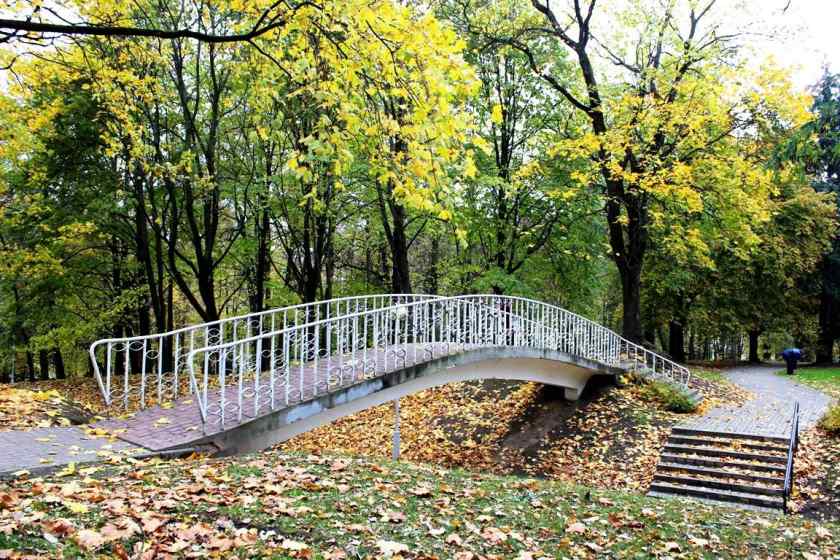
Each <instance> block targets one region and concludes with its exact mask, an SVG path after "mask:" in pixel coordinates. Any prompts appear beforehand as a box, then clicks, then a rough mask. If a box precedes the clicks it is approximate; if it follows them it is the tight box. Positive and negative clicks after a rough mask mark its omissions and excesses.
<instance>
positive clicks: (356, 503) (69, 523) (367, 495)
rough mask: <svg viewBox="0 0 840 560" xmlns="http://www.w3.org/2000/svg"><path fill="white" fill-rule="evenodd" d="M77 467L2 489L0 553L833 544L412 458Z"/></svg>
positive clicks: (826, 537)
mask: <svg viewBox="0 0 840 560" xmlns="http://www.w3.org/2000/svg"><path fill="white" fill-rule="evenodd" d="M86 474H87V475H88V476H87V477H80V476H79V473H75V474H73V475H70V476H64V477H54V478H51V479H50V478H48V479H46V480H44V481H25V480H23V481H14V482H11V483H8V484H3V485H0V558H7V557H14V554H21V555H23V554H30V555H39V556H41V555H46V556H52V557H65V558H77V557H95V556H97V555H105V556H111V555H115V556H118V557H126V556H128V555H131V554H132V553H136V552H142V551H144V550H145V551H151V550H154V551H156V552H157V553H165V552H167V551H170V552H175V551H177V552H176V556H181V555H185V554H189V555H192V556H195V557H203V556H205V555H208V554H213V553H216V554H225V555H230V554H233V553H234V552H235V551H236V550H239V551H240V553H241V556H240V557H245V556H247V557H274V558H292V557H306V558H345V557H347V558H358V557H361V558H379V557H382V556H387V555H388V554H389V553H393V552H394V551H400V550H402V551H403V552H398V553H397V554H396V555H395V557H397V556H401V557H403V558H427V559H430V558H459V559H464V560H466V559H471V558H478V556H475V555H481V556H483V557H486V558H519V559H521V560H525V559H529V558H604V557H621V558H651V557H660V556H670V557H674V558H676V557H679V558H737V557H741V558H747V557H748V558H808V556H803V555H804V554H815V555H819V556H821V557H823V558H830V557H836V556H837V555H838V554H840V526H839V525H837V524H834V523H830V524H825V525H815V524H813V523H811V522H808V521H806V520H803V519H802V518H798V517H784V516H781V515H776V514H759V513H752V512H744V511H739V510H734V509H728V508H722V507H709V506H705V505H700V504H697V503H691V505H690V506H689V507H686V505H685V503H681V502H679V501H672V500H658V499H653V498H644V497H641V496H638V495H634V494H627V493H621V492H617V491H600V490H589V489H586V488H583V487H579V486H573V485H568V484H564V483H559V482H549V481H536V480H528V479H519V478H509V477H500V476H493V475H484V474H479V473H469V472H466V471H460V470H445V469H441V468H436V467H429V466H418V465H413V464H408V463H390V462H386V461H371V460H366V459H347V458H332V457H318V456H311V455H301V454H281V453H274V454H268V453H266V454H262V455H256V456H252V457H239V458H234V459H226V460H203V459H198V460H192V461H181V462H174V463H160V464H154V463H147V464H145V465H133V466H121V467H111V468H110V471H108V472H106V471H104V470H101V471H99V472H95V473H91V472H87V473H86ZM4 550H5V552H4ZM11 551H15V552H11ZM150 557H151V554H150ZM816 557H817V556H812V557H811V558H816Z"/></svg>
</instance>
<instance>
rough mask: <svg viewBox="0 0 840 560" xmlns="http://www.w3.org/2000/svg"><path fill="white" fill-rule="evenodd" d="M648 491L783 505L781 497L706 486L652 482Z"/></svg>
mask: <svg viewBox="0 0 840 560" xmlns="http://www.w3.org/2000/svg"><path fill="white" fill-rule="evenodd" d="M650 490H651V492H659V493H663V494H672V495H675V496H693V497H697V498H706V499H710V500H716V501H719V502H730V503H737V504H750V505H755V506H761V507H767V508H774V509H784V504H785V502H784V499H783V498H782V497H773V496H762V495H760V494H753V493H749V492H732V491H728V490H719V489H717V488H710V487H708V486H683V485H680V484H669V483H667V482H654V483H653V484H651V485H650Z"/></svg>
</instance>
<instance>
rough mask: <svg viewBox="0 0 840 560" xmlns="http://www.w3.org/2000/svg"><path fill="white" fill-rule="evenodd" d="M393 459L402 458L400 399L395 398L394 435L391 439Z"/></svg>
mask: <svg viewBox="0 0 840 560" xmlns="http://www.w3.org/2000/svg"><path fill="white" fill-rule="evenodd" d="M391 459H393V460H394V461H399V459H400V399H395V400H394V435H393V437H392V440H391Z"/></svg>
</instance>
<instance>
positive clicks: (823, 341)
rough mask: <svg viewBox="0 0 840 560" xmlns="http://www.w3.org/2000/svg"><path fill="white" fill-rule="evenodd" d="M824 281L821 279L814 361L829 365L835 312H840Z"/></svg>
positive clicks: (831, 359)
mask: <svg viewBox="0 0 840 560" xmlns="http://www.w3.org/2000/svg"><path fill="white" fill-rule="evenodd" d="M825 282H826V280H823V292H822V294H821V295H820V316H819V320H820V325H819V335H818V340H817V355H816V361H817V363H818V364H825V365H831V364H832V363H834V340H835V336H834V335H835V332H834V327H835V325H834V323H835V321H836V319H835V313H840V309H835V307H836V301H835V300H834V298H833V297H832V294H830V293H828V290H826V286H825Z"/></svg>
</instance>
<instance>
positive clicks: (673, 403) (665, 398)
mask: <svg viewBox="0 0 840 560" xmlns="http://www.w3.org/2000/svg"><path fill="white" fill-rule="evenodd" d="M642 393H643V394H644V395H645V396H646V397H647V398H649V399H651V400H653V401H656V402H658V403H659V404H661V405H662V406H663V407H664V408H665V410H670V411H671V412H680V413H685V412H694V411H695V410H696V409H697V404H696V403H695V402H694V400H693V399H692V398H691V397H690V396H689V395H688V394H686V393H685V391H683V390H681V389H678V388H677V387H674V386H673V385H671V384H669V383H665V382H663V381H651V382H650V383H647V384H646V385H645V386H644V387H643V388H642Z"/></svg>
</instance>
